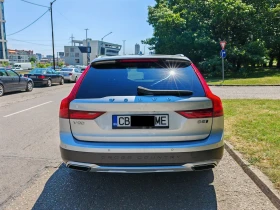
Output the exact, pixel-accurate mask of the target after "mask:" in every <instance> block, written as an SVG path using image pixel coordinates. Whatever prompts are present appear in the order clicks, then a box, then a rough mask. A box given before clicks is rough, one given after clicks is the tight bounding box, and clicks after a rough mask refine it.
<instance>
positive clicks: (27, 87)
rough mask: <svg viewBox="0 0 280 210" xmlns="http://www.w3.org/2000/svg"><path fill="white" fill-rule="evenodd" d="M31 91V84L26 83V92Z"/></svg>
mask: <svg viewBox="0 0 280 210" xmlns="http://www.w3.org/2000/svg"><path fill="white" fill-rule="evenodd" d="M32 90H33V84H32V82H28V83H27V85H26V90H25V91H26V92H31V91H32Z"/></svg>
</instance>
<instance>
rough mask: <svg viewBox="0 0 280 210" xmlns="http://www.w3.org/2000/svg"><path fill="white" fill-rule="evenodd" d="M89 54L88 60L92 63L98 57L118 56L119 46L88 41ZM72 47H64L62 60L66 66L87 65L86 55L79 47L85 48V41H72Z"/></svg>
mask: <svg viewBox="0 0 280 210" xmlns="http://www.w3.org/2000/svg"><path fill="white" fill-rule="evenodd" d="M88 43H89V46H90V47H91V53H89V60H90V61H92V60H93V59H95V58H96V57H98V56H99V55H106V56H115V55H119V52H120V50H121V47H122V46H121V45H118V44H113V43H109V42H104V41H98V40H92V39H88ZM72 45H73V46H64V59H65V64H66V65H87V53H82V51H81V47H86V46H87V41H86V40H72ZM79 47H80V48H79Z"/></svg>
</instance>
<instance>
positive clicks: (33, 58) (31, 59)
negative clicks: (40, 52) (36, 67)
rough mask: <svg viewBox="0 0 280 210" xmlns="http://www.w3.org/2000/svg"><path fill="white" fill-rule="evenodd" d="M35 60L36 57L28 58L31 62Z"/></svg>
mask: <svg viewBox="0 0 280 210" xmlns="http://www.w3.org/2000/svg"><path fill="white" fill-rule="evenodd" d="M36 60H37V59H36V58H35V57H31V58H30V59H29V61H30V62H33V63H35V62H36Z"/></svg>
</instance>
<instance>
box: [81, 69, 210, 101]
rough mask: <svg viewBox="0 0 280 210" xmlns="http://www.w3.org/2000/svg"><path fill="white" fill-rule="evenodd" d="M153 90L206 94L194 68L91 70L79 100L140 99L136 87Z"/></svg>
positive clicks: (83, 83)
mask: <svg viewBox="0 0 280 210" xmlns="http://www.w3.org/2000/svg"><path fill="white" fill-rule="evenodd" d="M138 86H142V87H144V88H148V89H152V90H190V91H193V95H192V96H194V97H204V96H205V93H204V90H203V87H202V86H201V83H200V81H199V79H198V78H197V76H196V73H195V72H194V70H193V69H192V67H191V66H187V67H182V68H162V67H160V68H154V67H151V68H141V67H139V68H138V67H137V66H132V67H129V66H128V67H127V66H126V67H120V66H118V67H117V68H111V67H109V66H108V68H105V69H104V68H98V67H97V68H94V67H91V68H90V69H89V71H88V73H87V74H86V76H85V78H84V80H83V82H82V84H81V86H80V88H79V91H78V93H77V96H76V98H77V99H84V98H103V97H107V96H137V87H138Z"/></svg>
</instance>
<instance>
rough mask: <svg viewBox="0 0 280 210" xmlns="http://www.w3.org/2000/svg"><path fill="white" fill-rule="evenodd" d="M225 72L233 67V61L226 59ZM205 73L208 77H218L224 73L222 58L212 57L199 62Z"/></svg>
mask: <svg viewBox="0 0 280 210" xmlns="http://www.w3.org/2000/svg"><path fill="white" fill-rule="evenodd" d="M224 65H225V72H227V71H229V69H231V68H232V65H231V63H229V62H228V61H227V60H226V59H225V60H224ZM198 66H199V69H200V70H201V72H202V73H203V75H205V76H207V77H217V76H221V75H222V59H221V58H220V57H218V56H215V57H212V58H210V59H207V60H205V61H202V62H200V63H199V64H198Z"/></svg>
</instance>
